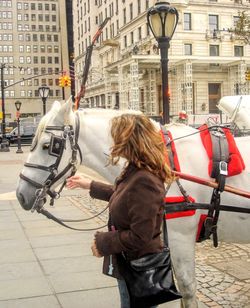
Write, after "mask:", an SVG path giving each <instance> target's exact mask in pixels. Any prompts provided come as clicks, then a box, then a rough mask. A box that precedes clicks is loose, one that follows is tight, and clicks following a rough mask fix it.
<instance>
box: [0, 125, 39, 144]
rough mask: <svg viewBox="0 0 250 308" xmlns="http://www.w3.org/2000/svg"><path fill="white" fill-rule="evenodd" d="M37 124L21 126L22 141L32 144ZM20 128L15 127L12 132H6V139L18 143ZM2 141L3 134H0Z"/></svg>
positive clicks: (11, 142) (10, 142) (0, 140)
mask: <svg viewBox="0 0 250 308" xmlns="http://www.w3.org/2000/svg"><path fill="white" fill-rule="evenodd" d="M36 128H37V125H25V126H20V138H21V143H25V144H30V143H31V142H32V139H33V137H34V136H35V132H36ZM17 137H18V128H17V127H15V128H14V129H13V130H12V131H11V132H10V133H6V139H7V140H8V141H9V144H15V143H17ZM0 142H2V136H0Z"/></svg>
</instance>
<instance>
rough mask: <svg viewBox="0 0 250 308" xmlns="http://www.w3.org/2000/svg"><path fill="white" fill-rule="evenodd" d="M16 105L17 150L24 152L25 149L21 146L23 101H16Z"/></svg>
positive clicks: (17, 151)
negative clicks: (21, 110)
mask: <svg viewBox="0 0 250 308" xmlns="http://www.w3.org/2000/svg"><path fill="white" fill-rule="evenodd" d="M15 106H16V117H17V150H16V153H23V150H22V148H21V136H20V109H21V106H22V103H21V102H20V101H16V102H15Z"/></svg>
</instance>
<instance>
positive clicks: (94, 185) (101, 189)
mask: <svg viewBox="0 0 250 308" xmlns="http://www.w3.org/2000/svg"><path fill="white" fill-rule="evenodd" d="M113 192H114V187H113V185H109V184H105V183H101V182H96V181H92V182H91V184H90V190H89V194H90V196H91V197H92V198H95V199H99V200H103V201H109V199H110V197H111V196H112V194H113Z"/></svg>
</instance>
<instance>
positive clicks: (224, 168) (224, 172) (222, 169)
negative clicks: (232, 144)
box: [219, 161, 228, 175]
mask: <svg viewBox="0 0 250 308" xmlns="http://www.w3.org/2000/svg"><path fill="white" fill-rule="evenodd" d="M219 170H220V174H221V175H228V171H227V163H226V162H225V161H220V163H219Z"/></svg>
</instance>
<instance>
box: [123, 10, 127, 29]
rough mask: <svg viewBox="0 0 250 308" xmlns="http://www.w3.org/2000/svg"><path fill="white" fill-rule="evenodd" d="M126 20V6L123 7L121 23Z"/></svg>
mask: <svg viewBox="0 0 250 308" xmlns="http://www.w3.org/2000/svg"><path fill="white" fill-rule="evenodd" d="M126 22H127V20H126V8H124V9H123V24H124V25H125V24H126Z"/></svg>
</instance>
